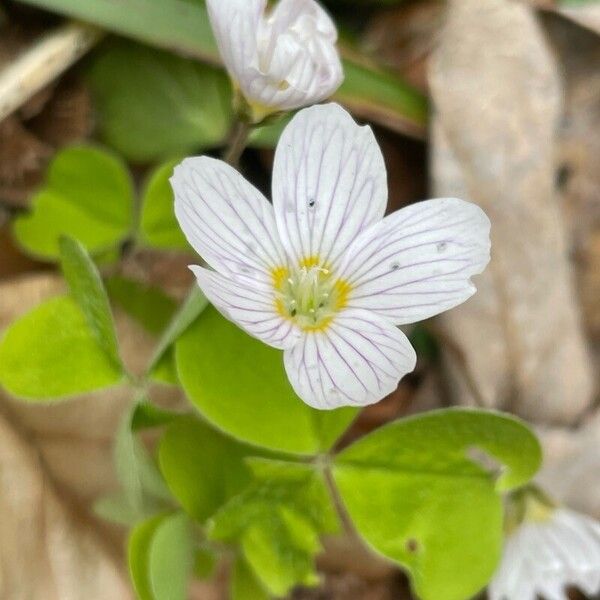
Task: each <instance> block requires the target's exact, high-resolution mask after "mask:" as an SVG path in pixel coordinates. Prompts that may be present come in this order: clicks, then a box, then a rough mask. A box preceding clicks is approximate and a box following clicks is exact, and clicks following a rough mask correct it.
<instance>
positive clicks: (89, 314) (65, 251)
mask: <svg viewBox="0 0 600 600" xmlns="http://www.w3.org/2000/svg"><path fill="white" fill-rule="evenodd" d="M60 256H61V265H62V270H63V274H64V276H65V279H66V280H67V283H68V284H69V289H70V291H71V295H72V296H73V298H74V300H75V302H77V304H78V305H79V308H81V310H82V311H83V314H84V315H85V318H86V321H87V323H88V326H89V327H90V330H91V332H92V334H93V335H94V336H95V337H96V341H97V342H98V344H99V345H100V347H101V348H102V349H103V350H104V351H105V352H106V355H107V356H108V358H109V359H110V360H112V361H113V363H114V364H115V366H116V367H117V368H119V369H123V363H122V362H121V357H120V355H119V342H118V341H117V332H116V331H115V323H114V321H113V317H112V312H111V310H110V304H109V302H108V296H107V295H106V290H105V289H104V285H103V284H102V279H101V278H100V273H98V269H97V268H96V265H95V264H94V262H93V261H92V259H91V258H90V256H89V254H88V253H87V252H86V251H85V248H84V247H83V246H82V245H81V244H80V243H79V242H78V241H77V240H74V239H72V238H69V237H61V239H60Z"/></svg>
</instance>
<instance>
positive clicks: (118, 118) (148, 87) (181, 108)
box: [90, 3, 232, 161]
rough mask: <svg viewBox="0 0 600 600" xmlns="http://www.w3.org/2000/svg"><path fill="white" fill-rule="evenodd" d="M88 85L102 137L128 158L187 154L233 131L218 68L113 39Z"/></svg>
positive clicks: (224, 84)
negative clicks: (92, 95) (93, 100)
mask: <svg viewBox="0 0 600 600" xmlns="http://www.w3.org/2000/svg"><path fill="white" fill-rule="evenodd" d="M147 6H148V3H145V6H144V8H142V9H139V10H142V11H145V10H147V8H146V7H147ZM199 10H203V9H199ZM197 35H199V32H198V33H197ZM90 83H91V87H92V91H93V94H94V97H95V100H96V108H97V110H98V113H99V126H100V134H101V136H102V138H103V139H104V141H105V142H106V143H107V144H108V145H109V146H111V147H113V148H115V149H116V150H118V151H119V152H120V153H122V154H123V155H124V156H125V157H126V158H128V159H130V160H134V161H150V160H164V159H167V158H171V157H173V156H174V155H179V154H184V155H185V154H189V153H191V152H192V151H199V150H202V149H205V148H209V147H211V146H215V145H218V144H220V143H221V142H222V141H223V140H224V138H225V137H226V135H227V132H228V131H229V127H230V124H231V120H232V109H231V86H230V84H229V81H228V79H227V76H226V75H225V74H224V73H223V71H221V70H220V69H216V68H215V67H211V66H208V65H203V64H201V63H198V62H196V61H193V60H190V59H187V58H181V57H179V56H176V55H174V54H171V53H169V52H164V51H162V50H156V49H153V48H150V47H148V46H141V45H139V44H134V43H132V42H126V41H121V42H119V43H115V42H114V40H113V41H112V43H111V44H110V45H107V46H106V47H105V48H104V49H103V50H102V51H101V52H100V54H99V55H98V56H97V58H96V61H95V62H94V64H93V65H92V68H91V71H90Z"/></svg>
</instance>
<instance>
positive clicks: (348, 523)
mask: <svg viewBox="0 0 600 600" xmlns="http://www.w3.org/2000/svg"><path fill="white" fill-rule="evenodd" d="M323 477H324V479H325V485H326V486H327V489H328V490H329V494H330V495H331V499H332V500H333V504H334V506H335V508H336V510H337V513H338V515H339V517H340V521H341V522H342V527H343V528H344V532H345V533H346V534H347V535H348V536H350V537H356V531H355V529H354V525H353V524H352V519H351V518H350V515H349V514H348V511H347V510H346V507H345V505H344V501H343V500H342V497H341V496H340V492H339V490H338V488H337V485H336V484H335V479H334V478H333V473H332V472H331V465H330V464H325V465H324V467H323Z"/></svg>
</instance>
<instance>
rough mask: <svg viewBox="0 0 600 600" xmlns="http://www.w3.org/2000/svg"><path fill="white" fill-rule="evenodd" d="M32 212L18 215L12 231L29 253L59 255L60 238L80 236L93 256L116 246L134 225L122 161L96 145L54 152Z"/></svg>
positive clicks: (46, 256)
mask: <svg viewBox="0 0 600 600" xmlns="http://www.w3.org/2000/svg"><path fill="white" fill-rule="evenodd" d="M31 205H32V211H31V212H30V213H29V214H26V215H22V216H20V217H18V218H17V219H15V221H14V228H13V232H14V235H15V237H16V239H17V241H18V242H19V243H20V244H21V246H23V248H24V249H25V250H26V251H27V252H29V253H30V254H32V255H34V256H37V257H39V258H42V259H46V260H56V259H57V258H58V256H59V246H58V244H59V239H60V237H61V236H62V235H68V236H70V237H73V238H75V239H77V240H79V241H80V242H81V243H82V244H83V245H84V246H85V248H86V249H87V250H88V251H89V252H90V253H91V254H92V255H94V256H98V255H101V254H106V253H109V252H111V251H113V250H115V249H116V248H117V247H118V246H119V245H120V244H121V243H122V242H123V241H124V240H125V239H126V238H127V237H128V236H129V235H130V234H131V230H132V228H133V221H134V218H133V186H132V182H131V179H130V177H129V173H128V171H127V169H126V168H125V165H124V164H123V163H122V162H121V160H120V159H118V158H117V157H115V156H114V155H112V154H110V153H109V152H106V151H105V150H101V149H100V148H95V147H93V146H73V147H70V148H67V149H66V150H63V151H62V152H60V153H59V154H57V155H56V157H55V159H54V161H53V162H52V163H51V164H50V167H49V169H48V172H47V174H46V182H45V184H44V185H43V186H42V188H41V189H40V190H39V191H38V192H37V193H36V194H35V195H34V197H33V198H32V201H31Z"/></svg>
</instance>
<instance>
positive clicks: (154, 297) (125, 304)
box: [106, 275, 177, 335]
mask: <svg viewBox="0 0 600 600" xmlns="http://www.w3.org/2000/svg"><path fill="white" fill-rule="evenodd" d="M106 289H107V290H108V293H109V295H110V298H111V300H113V301H114V302H116V303H117V304H118V305H119V306H120V307H121V308H122V309H123V310H124V311H125V312H126V313H127V314H128V315H129V316H130V317H132V318H134V319H135V320H136V321H137V322H138V323H140V324H141V325H142V327H144V328H145V329H146V330H147V331H149V332H150V333H153V334H155V335H158V334H159V333H161V332H162V331H163V330H164V329H165V327H167V325H168V324H169V322H170V321H171V318H172V317H173V315H174V314H175V311H176V310H177V303H176V302H175V300H173V299H172V298H171V297H170V296H167V295H166V294H165V293H164V292H163V291H162V290H161V289H160V288H157V287H152V286H149V285H147V284H144V283H140V282H139V281H134V280H133V279H127V278H126V277H120V276H118V275H115V276H113V277H110V278H108V279H107V280H106Z"/></svg>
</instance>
